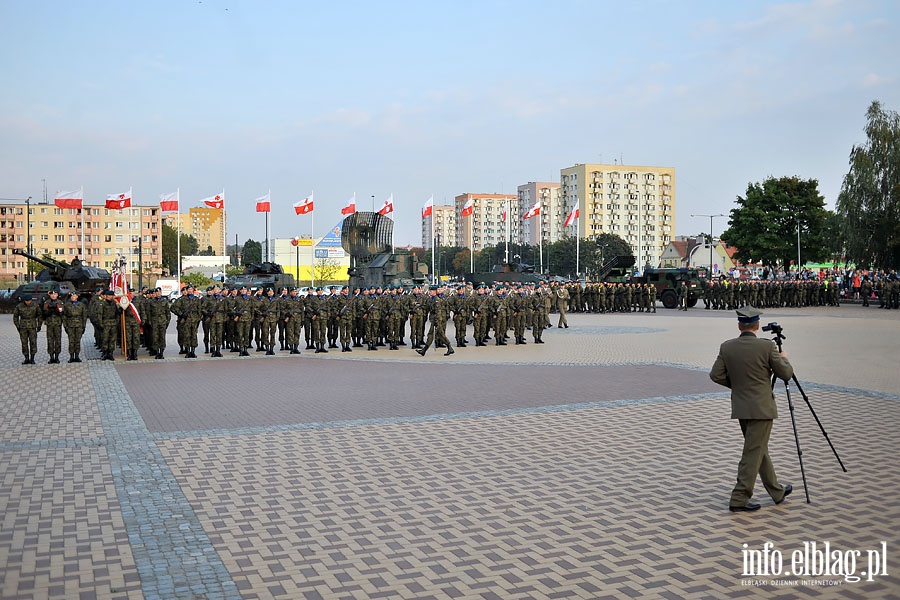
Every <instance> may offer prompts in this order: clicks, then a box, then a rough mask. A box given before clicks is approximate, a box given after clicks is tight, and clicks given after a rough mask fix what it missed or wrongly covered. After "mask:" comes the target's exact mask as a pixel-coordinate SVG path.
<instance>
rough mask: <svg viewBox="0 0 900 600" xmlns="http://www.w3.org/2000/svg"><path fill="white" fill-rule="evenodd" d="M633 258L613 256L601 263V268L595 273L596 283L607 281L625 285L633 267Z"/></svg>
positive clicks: (630, 256)
mask: <svg viewBox="0 0 900 600" xmlns="http://www.w3.org/2000/svg"><path fill="white" fill-rule="evenodd" d="M634 263H635V260H634V256H632V255H628V256H613V257H612V258H611V259H609V260H608V261H606V262H605V263H603V266H601V267H600V269H599V270H598V271H597V275H596V278H597V281H608V282H612V283H625V282H626V281H628V280H629V278H630V277H631V274H632V272H633V271H632V268H633V267H634Z"/></svg>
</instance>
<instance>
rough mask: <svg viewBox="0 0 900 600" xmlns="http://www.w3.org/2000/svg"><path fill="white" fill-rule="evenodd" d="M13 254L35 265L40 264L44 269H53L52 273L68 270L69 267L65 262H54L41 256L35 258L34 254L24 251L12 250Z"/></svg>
mask: <svg viewBox="0 0 900 600" xmlns="http://www.w3.org/2000/svg"><path fill="white" fill-rule="evenodd" d="M13 254H18V255H20V256H24V257H25V258H27V259H29V260H33V261H34V262H36V263H39V264H42V265H44V266H45V267H47V268H48V269H53V270H54V271H59V270H62V271H65V270H66V269H68V268H69V265H68V264H67V263H65V262H62V261H59V260H55V259H52V258H43V257H41V256H35V255H34V254H29V253H28V252H25V251H24V250H19V249H18V248H14V249H13Z"/></svg>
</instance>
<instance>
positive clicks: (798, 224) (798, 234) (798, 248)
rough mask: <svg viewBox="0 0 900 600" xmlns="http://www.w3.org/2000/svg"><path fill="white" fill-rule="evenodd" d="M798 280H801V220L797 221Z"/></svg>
mask: <svg viewBox="0 0 900 600" xmlns="http://www.w3.org/2000/svg"><path fill="white" fill-rule="evenodd" d="M797 279H800V219H797Z"/></svg>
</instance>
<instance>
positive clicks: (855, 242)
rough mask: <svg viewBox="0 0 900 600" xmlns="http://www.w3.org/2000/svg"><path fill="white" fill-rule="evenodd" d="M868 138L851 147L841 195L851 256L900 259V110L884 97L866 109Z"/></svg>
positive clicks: (889, 262)
mask: <svg viewBox="0 0 900 600" xmlns="http://www.w3.org/2000/svg"><path fill="white" fill-rule="evenodd" d="M865 132H866V137H867V138H868V139H867V140H866V143H865V144H863V145H861V146H853V149H852V150H851V151H850V172H849V173H847V175H846V176H844V182H843V185H842V186H841V193H840V194H839V195H838V200H837V213H838V215H840V217H841V218H842V219H843V233H844V235H843V236H842V237H843V239H844V240H845V242H846V252H847V258H848V260H852V261H855V262H856V263H857V264H859V265H861V266H873V267H881V268H885V269H888V268H895V267H897V266H898V264H900V115H898V114H897V112H896V111H891V110H885V109H883V108H882V107H881V103H880V102H878V101H875V102H872V104H871V105H870V106H869V110H868V111H867V112H866V127H865Z"/></svg>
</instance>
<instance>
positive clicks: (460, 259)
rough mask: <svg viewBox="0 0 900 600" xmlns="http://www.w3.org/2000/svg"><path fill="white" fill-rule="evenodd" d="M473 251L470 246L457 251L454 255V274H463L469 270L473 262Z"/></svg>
mask: <svg viewBox="0 0 900 600" xmlns="http://www.w3.org/2000/svg"><path fill="white" fill-rule="evenodd" d="M470 257H471V252H470V251H469V249H468V248H465V249H463V250H461V251H459V252H457V253H456V255H455V256H454V257H453V262H452V263H451V264H452V265H453V274H454V275H462V274H464V273H468V272H469V265H470V264H471V258H470Z"/></svg>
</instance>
